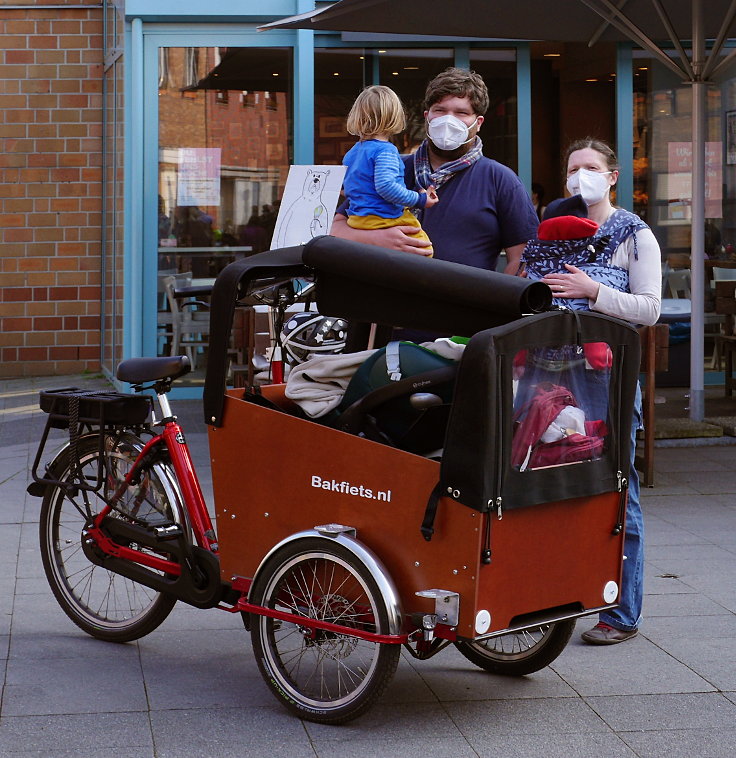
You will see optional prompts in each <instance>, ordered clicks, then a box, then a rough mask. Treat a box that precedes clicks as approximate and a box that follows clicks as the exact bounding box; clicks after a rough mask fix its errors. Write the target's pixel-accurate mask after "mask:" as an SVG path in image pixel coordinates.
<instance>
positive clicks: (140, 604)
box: [29, 237, 639, 723]
mask: <svg viewBox="0 0 736 758" xmlns="http://www.w3.org/2000/svg"><path fill="white" fill-rule="evenodd" d="M307 284H308V285H310V286H305V285H307ZM311 285H313V287H311ZM309 289H312V293H313V295H314V297H315V299H316V307H317V309H318V310H319V312H320V313H325V314H335V315H339V316H340V317H342V318H344V319H348V320H350V323H351V324H360V323H363V324H378V325H379V326H381V327H385V326H390V327H397V326H398V327H401V328H403V329H407V328H413V329H423V330H428V331H430V332H433V333H434V334H435V335H437V334H444V335H462V336H464V337H465V338H469V339H468V340H466V342H467V344H466V345H465V347H464V349H463V350H462V351H461V355H460V359H459V360H447V361H444V362H442V365H439V366H433V365H430V366H429V367H425V369H424V370H417V369H416V367H413V368H411V367H410V368H409V369H407V366H408V365H409V363H410V361H407V360H406V357H407V356H409V357H410V355H411V353H412V351H416V350H417V349H419V350H424V349H423V348H416V346H415V345H413V344H412V343H410V342H406V341H404V342H401V341H396V340H393V339H392V340H391V341H389V342H388V345H387V346H386V347H385V348H383V349H382V350H378V349H377V352H376V353H375V354H374V353H372V354H371V355H378V356H380V357H381V358H382V360H383V362H382V363H381V361H379V360H377V361H375V363H374V365H375V366H378V367H379V369H378V371H379V374H380V373H381V369H380V367H381V366H382V367H383V370H384V371H385V370H387V367H388V373H389V374H390V376H388V378H386V380H385V381H383V382H378V386H375V387H373V388H370V387H369V388H367V389H366V388H364V391H363V392H362V394H359V396H358V397H357V399H355V397H354V393H353V399H352V401H351V402H350V404H349V405H347V406H345V405H343V406H342V407H340V408H338V409H337V410H333V411H332V412H331V413H330V414H327V415H326V416H325V417H321V418H310V417H308V416H307V415H305V413H304V412H303V410H302V408H301V407H300V406H299V405H298V404H296V403H295V402H294V401H293V400H291V399H289V398H288V397H287V395H286V392H285V386H284V384H283V383H281V384H268V383H267V384H262V385H259V386H246V387H242V388H230V389H228V388H227V382H226V380H227V375H228V364H229V357H228V356H229V347H230V330H231V327H232V323H233V315H234V313H235V311H236V309H237V308H240V307H247V306H250V305H252V304H253V303H254V302H261V303H262V302H265V301H269V302H270V303H271V304H272V305H273V307H275V308H283V304H284V303H285V302H291V301H292V300H294V299H295V298H296V294H297V293H299V292H304V291H306V290H309ZM550 303H551V293H550V291H549V288H548V287H547V286H546V285H544V284H542V283H540V282H529V281H526V280H524V279H520V278H514V277H508V276H505V275H502V274H495V273H492V272H487V271H480V270H477V269H473V268H470V267H467V266H462V265H458V264H452V263H447V262H443V261H437V260H432V259H425V258H420V257H418V256H411V255H403V254H398V253H395V252H392V251H388V250H383V249H381V248H378V247H372V246H365V245H360V244H355V243H350V242H346V241H342V240H337V239H334V238H331V237H321V238H317V239H315V240H312V241H311V242H310V243H308V244H307V245H304V246H299V247H294V248H286V249H282V250H275V251H271V252H267V253H261V254H258V255H255V256H252V257H251V258H248V259H245V260H242V261H237V262H235V263H233V264H231V265H229V266H228V267H227V268H226V269H224V271H223V272H222V273H221V274H220V276H219V277H218V279H217V281H216V283H215V286H214V290H213V294H212V312H211V332H212V336H211V341H210V348H209V354H208V365H207V377H206V383H205V390H204V413H205V421H206V423H207V426H208V436H209V446H210V457H211V467H212V478H213V490H214V501H215V502H214V508H215V515H216V519H215V521H216V524H217V534H216V532H215V528H214V525H213V522H212V521H211V520H210V516H209V514H208V510H207V506H206V504H205V502H204V497H203V495H202V491H201V488H200V486H199V482H198V480H197V476H196V472H195V470H194V466H193V463H192V461H191V457H190V455H189V451H188V448H187V445H186V439H185V436H184V432H183V430H182V428H181V426H180V425H179V423H178V421H177V420H176V417H175V416H174V415H173V413H172V411H171V406H170V404H169V401H168V397H167V392H168V391H169V390H170V388H171V384H172V382H174V381H175V380H176V379H177V378H178V377H180V376H182V375H183V374H185V373H186V372H187V371H188V370H189V362H188V360H187V358H186V357H185V356H172V357H164V358H137V359H130V360H126V361H124V362H123V363H121V364H120V366H119V368H118V373H117V376H118V378H119V379H120V380H121V381H124V382H129V383H130V384H131V385H132V387H133V390H134V392H133V393H130V394H127V393H116V392H106V393H89V392H82V391H80V390H78V389H75V388H63V389H60V390H49V391H45V392H42V393H41V405H42V408H43V409H44V410H46V411H47V412H48V413H49V416H48V423H47V427H46V430H45V432H44V436H43V439H42V441H41V444H40V446H39V450H38V454H37V456H36V460H35V463H34V466H33V478H34V482H33V483H32V484H31V485H30V487H29V491H30V492H31V493H32V494H35V495H38V496H40V497H42V499H43V505H42V511H41V519H40V539H41V553H42V558H43V563H44V568H45V572H46V575H47V578H48V580H49V582H50V585H51V588H52V589H53V592H54V594H55V596H56V598H57V600H58V601H59V603H60V605H61V607H62V608H63V609H64V611H65V612H66V613H67V615H68V616H69V617H70V618H71V619H72V621H74V622H75V623H76V624H77V625H78V626H79V627H81V628H82V629H83V630H84V631H86V632H87V633H89V634H91V635H93V636H95V637H98V638H101V639H107V640H110V641H117V642H125V641H129V640H133V639H137V638H139V637H141V636H143V635H145V634H147V633H148V632H150V631H152V630H153V629H155V628H156V627H157V626H158V625H159V624H161V623H162V621H163V620H164V619H165V618H166V617H167V615H168V613H169V612H170V611H171V608H172V607H173V605H174V604H175V603H176V601H177V600H181V601H183V602H185V603H189V604H190V605H193V606H195V607H198V608H217V609H220V610H224V611H226V612H230V613H240V614H241V615H242V618H243V621H244V624H245V627H246V628H247V629H249V630H250V634H251V638H252V646H253V650H254V654H255V657H256V660H257V663H258V666H259V668H260V670H261V672H262V674H263V677H264V680H265V682H266V684H267V685H268V687H269V688H270V690H271V691H272V692H273V694H274V695H275V696H276V697H277V699H278V700H280V701H281V702H282V703H283V704H284V705H285V706H286V707H287V708H288V709H289V710H291V711H292V712H293V713H295V714H296V715H298V716H299V717H300V718H304V719H308V720H312V721H317V722H323V723H341V722H345V721H348V720H350V719H352V718H355V717H356V716H358V715H360V714H361V713H363V712H364V711H365V710H366V709H367V708H369V707H370V705H371V704H372V703H373V702H374V701H375V700H376V699H377V698H378V697H379V696H380V694H381V693H382V691H383V690H384V689H385V687H386V686H387V684H388V683H389V681H390V680H391V677H392V675H393V673H394V671H395V669H396V666H397V663H398V660H399V656H400V652H401V650H402V646H403V648H404V649H405V650H406V651H408V653H409V654H411V655H412V656H413V657H415V658H419V659H424V658H429V657H431V656H433V655H435V654H436V653H438V652H439V651H441V650H442V649H444V648H445V647H447V646H448V645H452V644H454V645H455V646H456V647H457V648H458V650H459V651H460V652H461V653H462V654H463V655H464V656H466V657H467V658H468V659H469V660H470V661H471V662H472V663H473V664H475V665H477V666H480V667H481V668H483V669H485V670H486V671H489V672H492V673H496V674H508V675H524V674H529V673H532V672H534V671H537V670H539V669H541V668H543V667H545V666H547V665H548V664H549V663H551V662H552V661H553V660H554V659H555V658H556V657H557V656H558V655H559V654H560V653H561V652H562V650H563V649H564V647H565V645H566V643H567V642H568V640H569V638H570V635H571V633H572V630H573V627H574V624H575V620H576V619H577V618H579V617H581V616H584V615H587V614H592V613H596V612H598V611H600V610H601V609H606V608H611V607H613V606H615V604H616V602H617V599H618V595H619V586H620V582H621V564H622V550H623V527H624V524H623V520H624V513H625V504H626V480H627V476H628V465H629V464H628V461H629V457H630V456H629V444H630V442H629V439H630V428H631V418H632V412H633V403H634V394H635V388H636V379H637V375H638V367H639V343H638V335H637V332H636V330H635V329H633V328H632V327H630V326H629V325H627V324H624V323H623V322H620V321H618V320H616V319H612V318H609V317H606V316H602V315H597V314H594V313H587V312H585V313H579V314H574V313H572V312H569V311H559V310H551V309H550ZM380 331H381V330H380V329H379V332H380ZM397 345H398V348H396V347H392V346H397ZM426 352H427V353H429V352H430V351H426ZM395 362H398V366H396V365H390V364H393V363H395ZM402 362H403V363H404V364H405V365H404V367H403V370H402V366H401V364H402ZM356 375H357V372H356ZM354 378H355V377H354ZM354 378H353V379H351V380H350V381H351V382H353V380H354ZM145 390H152V394H153V395H155V397H156V399H157V401H158V404H159V410H157V411H156V412H155V413H154V414H153V415H152V414H151V406H152V398H151V393H146V392H145ZM349 393H350V385H348V390H346V393H345V394H346V396H348V395H349ZM560 397H562V398H563V400H562V401H561V402H560V401H559V398H560ZM397 419H398V420H399V421H398V422H397ZM535 425H536V428H535ZM55 428H56V429H63V430H68V439H67V440H66V442H65V444H64V445H63V447H62V448H61V450H60V451H59V452H58V453H57V454H56V456H55V457H54V458H53V460H51V461H50V462H49V463H47V464H44V463H43V461H44V459H45V457H46V454H45V448H46V447H47V446H48V444H49V434H50V431H51V430H53V429H55ZM64 433H65V434H66V432H64Z"/></svg>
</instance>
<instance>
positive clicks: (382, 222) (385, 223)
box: [348, 208, 433, 255]
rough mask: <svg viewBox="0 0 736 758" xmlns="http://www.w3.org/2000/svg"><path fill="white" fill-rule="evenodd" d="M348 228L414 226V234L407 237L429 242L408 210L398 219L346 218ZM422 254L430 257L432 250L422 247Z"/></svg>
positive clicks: (373, 217)
mask: <svg viewBox="0 0 736 758" xmlns="http://www.w3.org/2000/svg"><path fill="white" fill-rule="evenodd" d="M348 226H351V227H352V228H353V229H388V228H389V227H391V226H415V227H416V229H417V230H416V232H412V233H411V234H410V235H409V236H411V237H416V238H417V239H420V240H426V241H427V242H431V240H430V239H429V237H428V236H427V233H426V232H425V231H424V229H422V225H421V224H420V223H419V221H418V220H417V217H416V216H415V215H414V214H413V213H412V212H411V211H410V210H409V209H408V208H404V212H403V213H402V214H401V215H400V216H399V217H398V218H383V217H382V216H373V215H369V216H348ZM422 252H423V253H429V254H430V255H432V253H433V250H432V248H431V247H423V248H422Z"/></svg>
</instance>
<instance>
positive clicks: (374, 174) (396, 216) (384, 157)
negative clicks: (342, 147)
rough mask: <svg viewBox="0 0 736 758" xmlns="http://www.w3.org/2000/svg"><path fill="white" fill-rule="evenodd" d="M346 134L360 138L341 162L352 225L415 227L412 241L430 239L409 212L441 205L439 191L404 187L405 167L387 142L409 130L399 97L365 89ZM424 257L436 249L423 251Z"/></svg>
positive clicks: (376, 88)
mask: <svg viewBox="0 0 736 758" xmlns="http://www.w3.org/2000/svg"><path fill="white" fill-rule="evenodd" d="M347 128H348V132H350V134H354V135H355V136H356V137H360V141H359V142H358V143H357V144H355V145H354V146H353V147H352V148H350V150H348V152H347V154H346V155H345V157H344V158H343V161H342V162H343V165H344V166H347V169H348V170H347V173H346V174H345V181H344V183H343V189H344V191H345V196H346V197H347V200H348V207H347V216H348V224H349V225H350V226H351V227H353V228H355V229H385V228H386V227H389V226H413V227H416V232H414V233H413V234H412V236H415V237H418V238H420V239H425V240H429V237H427V234H426V232H425V231H424V230H423V229H422V227H421V225H420V223H419V221H418V220H417V217H416V216H415V215H414V214H413V213H412V212H411V211H410V210H409V209H410V208H431V207H432V206H433V205H434V204H435V203H437V202H438V201H439V198H438V197H437V193H436V191H435V188H434V187H432V186H430V187H429V188H428V189H427V190H426V191H424V190H422V191H421V192H415V191H414V190H410V189H407V188H406V184H405V183H404V163H403V161H402V160H401V157H400V156H399V151H398V150H397V149H396V146H395V145H393V144H392V143H391V142H389V137H391V136H392V135H394V134H398V133H399V132H402V131H403V130H404V129H405V128H406V116H405V114H404V108H403V106H402V104H401V101H400V100H399V97H398V95H397V94H396V93H395V92H394V91H393V90H392V89H389V88H388V87H383V86H373V87H367V88H366V89H364V90H363V91H362V92H361V93H360V95H358V98H357V99H356V101H355V103H353V107H352V108H351V109H350V113H349V114H348V123H347ZM422 252H423V253H424V254H426V255H431V254H432V248H431V247H428V248H422Z"/></svg>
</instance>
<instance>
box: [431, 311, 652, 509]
mask: <svg viewBox="0 0 736 758" xmlns="http://www.w3.org/2000/svg"><path fill="white" fill-rule="evenodd" d="M580 337H581V338H582V343H583V344H586V343H607V345H608V346H610V348H611V351H612V367H611V371H610V385H609V418H608V434H607V444H606V446H605V449H604V450H603V453H602V454H601V455H600V457H598V458H597V459H595V460H590V461H585V462H583V463H580V464H576V465H574V466H572V465H556V466H548V467H544V468H536V469H535V468H528V469H526V470H521V471H520V470H519V467H518V466H517V467H512V465H511V454H510V453H511V441H512V437H513V433H514V420H513V416H514V411H513V403H514V390H513V378H514V360H515V358H517V356H518V355H519V353H520V351H524V350H526V351H530V350H534V349H535V348H538V347H544V346H559V345H577V344H579V339H580ZM639 364H640V348H639V335H638V333H637V331H636V329H635V328H634V327H632V326H630V325H629V324H626V323H625V322H623V321H619V320H618V319H614V318H611V317H608V316H602V315H599V314H596V313H591V312H587V311H584V312H578V313H577V318H576V315H575V314H573V313H572V312H570V311H558V312H550V313H543V314H540V315H535V316H528V317H526V318H524V319H522V320H520V321H516V322H513V323H511V324H507V325H505V326H501V327H497V328H494V329H488V330H486V331H482V332H478V333H477V334H476V335H475V336H474V337H472V339H471V340H470V342H469V344H468V346H467V348H466V349H465V354H464V355H463V358H462V360H461V362H460V368H459V371H458V378H457V384H456V387H455V396H454V399H453V405H452V411H451V415H450V420H449V424H448V429H447V435H446V438H445V449H444V454H443V458H442V464H441V468H440V494H441V495H442V496H447V497H452V498H453V499H454V500H456V501H458V502H460V503H462V504H464V505H467V506H469V507H470V508H474V509H475V510H477V511H482V512H485V511H487V510H490V509H494V508H495V507H496V506H497V505H498V498H501V503H502V506H503V509H507V508H520V507H524V506H531V505H536V504H539V503H545V502H555V501H558V500H565V499H568V498H573V497H585V496H590V495H596V494H600V493H603V492H612V491H616V490H618V489H619V481H618V472H621V474H622V475H623V476H628V470H629V460H630V459H629V447H630V432H631V423H632V418H633V409H634V398H635V393H636V384H637V380H638V373H639Z"/></svg>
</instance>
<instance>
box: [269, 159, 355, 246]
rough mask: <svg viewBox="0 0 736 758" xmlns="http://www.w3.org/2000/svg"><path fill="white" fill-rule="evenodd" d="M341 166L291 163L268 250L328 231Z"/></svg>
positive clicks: (340, 174)
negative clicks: (297, 164)
mask: <svg viewBox="0 0 736 758" xmlns="http://www.w3.org/2000/svg"><path fill="white" fill-rule="evenodd" d="M345 171H346V167H345V166H292V167H291V168H290V169H289V176H288V177H287V179H286V187H284V195H283V197H282V198H281V205H280V207H279V215H278V218H277V219H276V228H275V229H274V232H273V239H272V240H271V250H275V249H277V248H280V247H292V246H293V245H302V244H304V243H305V242H309V240H311V239H313V238H314V237H319V236H320V235H321V234H329V232H330V227H331V226H332V219H333V218H334V216H335V209H336V208H337V201H338V199H339V197H340V188H341V187H342V180H343V178H344V177H345Z"/></svg>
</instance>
